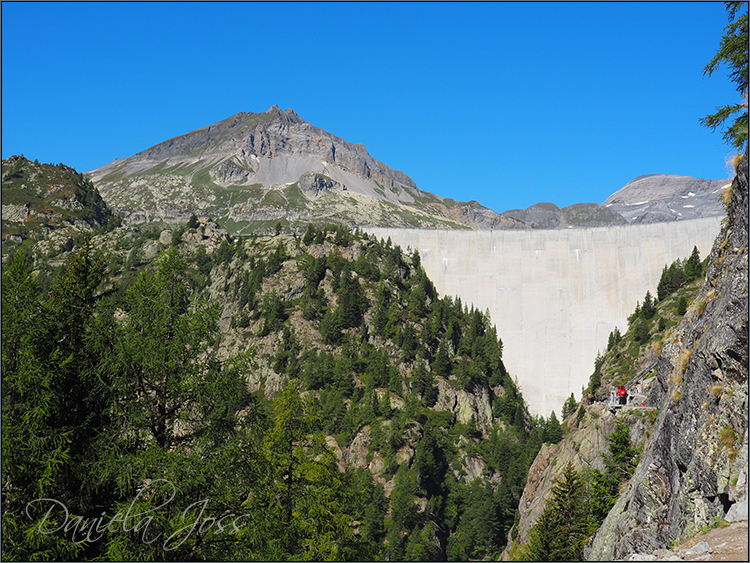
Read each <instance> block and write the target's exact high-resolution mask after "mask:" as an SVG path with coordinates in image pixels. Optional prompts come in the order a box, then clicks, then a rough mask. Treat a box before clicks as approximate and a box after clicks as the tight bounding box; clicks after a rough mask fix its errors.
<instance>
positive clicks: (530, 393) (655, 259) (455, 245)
mask: <svg viewBox="0 0 750 563" xmlns="http://www.w3.org/2000/svg"><path fill="white" fill-rule="evenodd" d="M721 219H722V218H721V217H710V218H704V219H696V220H690V221H676V222H665V223H654V224H648V225H630V226H618V227H601V228H588V229H564V230H531V231H527V230H525V231H448V230H426V229H395V228H386V227H362V228H363V230H365V231H366V232H368V233H371V234H373V235H375V236H377V237H382V238H383V239H387V238H388V237H390V238H391V241H392V242H393V244H397V245H400V246H401V247H402V248H403V249H406V248H407V247H411V248H412V249H417V250H419V254H420V256H421V258H422V264H423V266H424V269H425V271H426V272H427V275H428V276H429V277H430V279H432V281H433V283H434V284H435V286H436V287H437V289H438V291H439V292H440V294H441V295H454V296H456V295H457V296H460V297H461V300H462V301H463V302H464V303H465V304H470V303H471V304H473V305H474V306H475V307H477V308H478V309H480V310H482V311H485V310H489V312H490V315H491V319H492V321H493V322H494V323H495V325H496V326H497V330H498V335H499V336H500V338H501V339H502V340H503V344H504V352H503V359H504V362H505V365H506V367H507V368H508V370H509V371H510V373H511V374H512V375H513V376H514V377H517V378H518V382H519V383H520V385H521V388H522V391H523V394H524V398H525V399H526V400H527V401H528V403H529V408H530V410H531V412H532V414H542V415H544V416H545V417H547V416H549V414H550V413H551V412H552V411H553V410H554V411H556V412H557V414H558V415H559V414H560V412H561V409H562V404H563V402H564V401H565V399H566V398H567V397H569V396H570V394H571V393H575V394H576V396H577V397H579V398H580V393H581V388H582V387H585V386H586V385H587V383H588V378H589V376H590V375H591V372H592V371H593V366H594V359H595V358H596V354H597V351H599V350H604V348H606V346H607V338H608V336H609V333H610V332H611V331H612V330H614V328H615V326H617V327H619V328H620V330H621V331H622V332H625V329H626V328H627V317H628V315H629V314H630V313H632V312H633V309H634V308H635V305H636V301H642V300H643V296H644V295H645V294H646V291H648V290H650V291H651V293H652V294H655V293H656V286H657V284H658V282H659V277H660V276H661V272H662V269H663V267H664V265H665V264H669V263H671V262H672V261H674V260H675V259H677V258H686V257H688V256H689V255H690V253H691V251H692V249H693V246H697V247H698V250H699V251H700V253H701V256H705V255H706V254H707V253H708V252H709V251H710V250H711V245H712V243H713V241H714V239H715V238H716V235H717V234H718V233H719V230H720V227H721Z"/></svg>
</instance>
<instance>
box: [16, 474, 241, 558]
mask: <svg viewBox="0 0 750 563" xmlns="http://www.w3.org/2000/svg"><path fill="white" fill-rule="evenodd" d="M157 486H158V487H157ZM165 491H171V494H169V498H166V500H164V502H162V503H161V504H159V505H158V506H154V507H151V508H149V509H148V510H142V511H139V509H138V506H139V504H140V503H142V502H143V501H144V500H146V499H148V498H149V497H150V496H152V495H153V494H154V493H158V494H159V495H163V496H166V495H165V494H164V493H165ZM176 494H177V488H176V487H175V486H174V484H173V483H171V482H170V481H167V480H166V479H157V480H154V481H152V482H150V483H149V484H148V485H146V486H145V487H143V488H142V489H141V490H140V491H139V492H138V494H137V495H136V497H135V498H134V499H133V500H132V501H131V503H130V505H129V506H128V509H127V511H125V512H124V513H123V512H118V513H117V514H114V515H112V516H110V515H108V514H107V513H106V512H102V514H101V516H98V517H95V518H84V517H83V516H75V515H71V514H70V512H69V511H68V508H67V507H66V506H65V504H64V503H62V502H60V501H59V500H57V499H53V498H41V499H36V500H33V501H31V502H29V503H28V504H27V505H26V514H27V515H28V516H29V518H32V519H33V518H34V516H33V515H32V513H33V512H36V511H37V510H38V507H39V506H41V507H42V510H43V509H44V508H45V507H46V508H47V511H46V512H45V513H44V516H43V517H42V518H41V520H40V521H39V523H38V524H37V526H36V531H37V532H38V533H40V534H44V535H49V534H54V533H61V534H64V535H66V536H68V537H69V538H70V540H71V541H72V542H74V543H83V542H87V543H93V542H96V541H99V540H100V539H101V538H102V537H103V536H104V535H105V534H107V533H110V534H115V533H118V532H134V533H135V534H140V537H141V541H143V543H146V544H151V543H153V542H155V541H157V540H159V539H160V538H161V537H162V533H161V532H158V531H156V530H155V529H154V528H156V526H152V524H153V522H154V517H155V516H156V514H157V513H158V511H159V510H163V509H164V508H165V507H167V506H168V505H169V504H170V503H171V502H172V501H173V500H174V498H175V496H176ZM209 502H210V499H204V500H199V501H197V502H194V503H192V504H191V505H189V506H188V507H187V508H185V509H184V510H183V511H182V515H181V524H182V526H180V527H179V528H178V529H177V530H175V531H173V532H172V533H171V534H170V535H169V536H168V537H165V538H164V540H163V541H164V543H163V547H164V549H165V550H166V551H170V550H173V549H176V548H178V547H180V546H181V545H182V544H183V543H184V542H185V541H187V539H188V538H189V537H190V536H191V535H192V534H193V533H196V534H200V535H201V536H207V535H210V534H215V535H221V534H236V533H237V532H239V531H240V529H241V527H240V523H241V521H242V519H243V518H247V517H248V515H247V514H239V515H238V514H234V513H225V514H222V516H221V517H219V518H215V517H212V516H208V515H207V514H206V508H207V507H208V503H209ZM37 514H38V513H37Z"/></svg>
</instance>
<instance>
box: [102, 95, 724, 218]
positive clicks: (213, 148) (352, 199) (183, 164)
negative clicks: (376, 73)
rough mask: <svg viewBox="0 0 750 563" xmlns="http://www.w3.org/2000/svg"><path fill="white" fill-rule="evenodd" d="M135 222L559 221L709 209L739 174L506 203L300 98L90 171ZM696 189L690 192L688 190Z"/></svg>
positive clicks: (645, 181)
mask: <svg viewBox="0 0 750 563" xmlns="http://www.w3.org/2000/svg"><path fill="white" fill-rule="evenodd" d="M87 175H89V176H90V177H91V178H92V180H94V182H95V183H96V185H97V187H98V188H99V190H100V192H101V194H102V196H103V197H104V199H105V201H107V202H108V204H109V205H110V206H111V207H113V208H114V209H115V210H116V211H118V212H119V213H120V214H121V215H122V216H123V220H124V222H125V223H126V224H128V223H140V222H152V221H160V222H164V223H178V222H184V221H186V220H187V219H188V217H189V216H190V215H191V214H197V215H199V216H204V217H212V218H214V219H216V220H217V221H219V223H221V224H222V226H224V227H226V228H227V229H228V230H229V231H230V232H233V233H242V232H252V231H254V230H256V229H260V230H261V231H262V230H266V231H268V230H270V229H271V228H272V227H273V226H274V225H275V224H276V223H277V222H280V223H281V224H282V225H283V226H286V227H288V228H291V229H292V230H295V229H296V230H300V229H304V228H305V225H306V224H307V223H311V222H312V223H318V224H322V223H330V222H334V223H342V224H346V225H348V226H356V225H370V226H386V227H409V228H441V229H528V228H541V229H560V228H573V227H603V226H614V225H624V224H629V223H650V222H658V221H670V220H681V219H689V218H699V217H710V216H715V215H721V214H723V213H724V210H723V206H722V205H721V203H720V202H719V201H718V198H717V196H718V194H719V192H720V191H721V188H722V187H723V186H726V185H728V184H729V182H730V180H716V181H713V182H712V181H710V180H708V181H707V180H703V179H697V178H691V177H688V176H677V175H668V174H647V175H644V176H639V177H638V178H636V179H634V180H633V181H631V182H629V183H628V184H627V185H626V186H624V187H623V188H621V189H620V190H618V191H617V192H615V193H614V194H613V195H612V196H610V197H609V198H608V199H607V200H606V201H605V202H604V204H603V205H599V204H596V203H579V204H575V205H572V206H567V207H564V208H559V207H557V206H556V205H554V204H552V203H539V204H536V205H533V206H531V207H529V208H527V209H513V210H509V211H505V212H503V213H497V212H495V211H493V210H492V209H489V208H487V207H485V206H483V205H481V204H479V203H478V202H476V201H469V202H457V201H455V200H453V199H450V198H445V197H441V196H439V195H435V194H432V193H429V192H425V191H423V190H420V189H419V188H417V186H416V184H415V183H414V181H413V180H412V179H411V178H410V177H409V176H407V175H406V174H405V173H403V172H401V171H399V170H394V169H393V168H391V167H389V166H388V165H386V164H384V163H382V162H380V161H378V160H376V159H374V158H373V157H372V156H370V154H369V153H368V151H367V149H366V148H365V147H364V145H362V144H357V143H351V142H348V141H345V140H344V139H342V138H340V137H337V136H335V135H333V134H332V133H328V132H327V131H324V130H323V129H321V128H319V127H316V126H314V125H312V124H310V123H308V122H306V121H305V120H304V119H302V118H301V117H300V116H299V115H298V114H297V113H296V112H295V111H294V110H293V109H291V108H289V109H286V110H281V109H280V108H279V107H278V106H275V105H274V106H271V108H269V109H268V110H267V111H266V112H264V113H244V112H241V113H237V114H235V115H233V116H231V117H229V118H227V119H224V120H222V121H219V122H218V123H214V124H212V125H208V126H206V127H202V128H200V129H196V130H195V131H191V132H189V133H186V134H184V135H179V136H177V137H173V138H171V139H168V140H166V141H164V142H161V143H158V144H157V145H154V146H152V147H150V148H148V149H145V150H143V151H140V152H138V153H136V154H135V155H133V156H131V157H128V158H124V159H116V160H115V161H113V162H111V163H109V164H107V165H105V166H102V167H101V168H97V169H96V170H92V171H91V172H88V173H87ZM685 199H690V201H689V202H686V201H684V200H685Z"/></svg>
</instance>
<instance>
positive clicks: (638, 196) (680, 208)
mask: <svg viewBox="0 0 750 563" xmlns="http://www.w3.org/2000/svg"><path fill="white" fill-rule="evenodd" d="M731 183H732V180H731V179H724V180H704V179H703V178H693V177H691V176H679V175H677V174H645V175H643V176H638V177H637V178H635V179H633V180H631V181H630V182H628V183H627V184H625V186H623V187H622V188H620V189H619V190H617V191H616V192H615V193H613V194H612V195H611V196H609V197H608V198H607V199H606V200H605V201H604V203H603V204H602V205H603V206H604V207H606V208H607V209H611V210H612V211H616V212H617V213H619V214H620V215H622V216H623V217H625V219H626V220H627V221H628V223H656V222H659V221H679V220H682V219H699V218H701V217H714V216H717V215H724V214H725V213H726V211H725V209H724V206H723V205H722V203H721V202H720V201H719V195H720V194H721V192H722V191H723V190H724V189H725V188H727V187H728V186H729V185H731Z"/></svg>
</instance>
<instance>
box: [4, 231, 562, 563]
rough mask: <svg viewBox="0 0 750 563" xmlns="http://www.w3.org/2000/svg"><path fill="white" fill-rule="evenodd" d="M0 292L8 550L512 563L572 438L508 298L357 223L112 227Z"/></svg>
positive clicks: (23, 256) (13, 273) (28, 269)
mask: <svg viewBox="0 0 750 563" xmlns="http://www.w3.org/2000/svg"><path fill="white" fill-rule="evenodd" d="M2 288H3V290H2V310H3V315H2V331H3V347H2V385H3V387H2V388H3V393H2V473H3V500H2V504H3V507H2V510H3V524H2V526H3V540H2V544H3V545H2V550H3V557H4V558H5V559H8V560H300V559H304V560H322V559H325V560H383V559H387V560H445V559H450V560H467V559H485V558H497V557H499V555H500V553H501V552H502V550H503V549H504V548H505V546H506V543H507V541H508V538H509V537H512V536H513V535H514V533H515V528H514V524H515V523H517V519H518V514H517V506H518V501H519V499H520V496H521V493H522V491H523V487H524V485H525V481H526V475H527V472H528V468H529V466H530V464H531V462H532V461H533V459H534V457H535V456H536V454H537V452H538V450H539V448H540V447H541V446H542V444H543V443H544V442H545V441H547V442H555V441H559V440H560V438H561V437H562V430H561V428H560V423H559V421H558V420H557V418H556V417H555V416H554V413H553V415H552V417H550V420H547V421H545V420H543V419H540V418H537V417H532V416H530V415H529V412H528V409H527V406H526V403H525V402H524V399H523V396H522V394H521V390H520V389H519V388H518V386H517V385H516V383H515V382H514V380H513V378H512V376H511V374H509V373H508V372H507V371H506V370H505V367H504V365H503V362H502V351H503V347H502V341H501V340H500V338H499V337H498V335H497V334H496V332H495V329H494V327H493V325H492V324H491V322H490V319H489V318H488V317H487V315H486V314H484V313H482V312H481V311H478V310H476V309H474V308H468V307H466V306H465V305H463V304H462V303H461V301H460V299H453V298H451V297H438V295H437V292H436V290H435V287H434V286H433V284H432V283H431V282H430V280H429V279H428V277H427V276H426V274H425V272H424V270H423V268H422V267H421V265H420V260H419V255H418V253H416V252H412V251H409V250H407V251H406V252H405V251H403V250H402V249H401V248H399V247H398V246H393V245H392V244H391V243H390V241H386V242H378V241H376V240H373V239H372V238H370V237H369V236H368V235H366V234H363V233H361V232H359V231H356V232H353V233H352V232H350V231H349V230H348V229H346V228H344V227H341V226H335V225H329V226H313V225H310V226H309V228H308V230H307V232H306V233H305V234H304V235H301V234H299V235H294V236H290V235H284V234H281V233H280V232H278V233H277V234H276V236H262V237H261V236H253V237H243V238H235V239H232V238H231V237H229V236H228V235H227V233H226V231H223V230H221V229H219V228H218V227H217V226H216V225H215V224H212V223H211V222H210V221H205V220H203V221H197V220H196V218H194V217H193V218H191V221H189V222H188V223H187V224H184V225H181V226H177V227H172V228H171V229H162V230H160V229H154V230H149V229H145V228H140V229H138V228H133V227H127V228H126V227H121V226H117V224H110V226H109V227H108V228H106V229H100V230H98V231H97V232H96V233H95V234H94V235H80V236H78V237H77V238H76V240H75V245H74V246H73V248H72V249H70V250H69V251H65V250H63V251H60V252H55V251H54V250H49V252H46V253H45V254H40V253H38V252H36V253H35V251H34V248H32V247H29V246H28V245H22V246H21V247H20V249H19V250H18V251H16V252H15V253H14V254H13V255H12V256H11V257H10V258H9V259H8V260H7V261H6V262H5V263H4V264H3V275H2Z"/></svg>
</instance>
